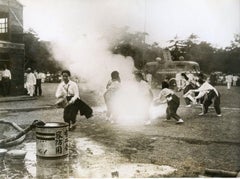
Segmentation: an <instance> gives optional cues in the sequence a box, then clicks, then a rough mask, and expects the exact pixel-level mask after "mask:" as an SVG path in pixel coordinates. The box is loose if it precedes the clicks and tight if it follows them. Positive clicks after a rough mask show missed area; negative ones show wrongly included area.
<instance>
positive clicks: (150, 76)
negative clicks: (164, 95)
mask: <svg viewBox="0 0 240 179" xmlns="http://www.w3.org/2000/svg"><path fill="white" fill-rule="evenodd" d="M146 80H147V82H148V84H149V86H152V74H151V73H149V72H148V71H147V74H146Z"/></svg>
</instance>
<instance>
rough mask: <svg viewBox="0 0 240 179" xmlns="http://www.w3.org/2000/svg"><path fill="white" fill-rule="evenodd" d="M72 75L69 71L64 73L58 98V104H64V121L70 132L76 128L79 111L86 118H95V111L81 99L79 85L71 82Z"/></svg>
mask: <svg viewBox="0 0 240 179" xmlns="http://www.w3.org/2000/svg"><path fill="white" fill-rule="evenodd" d="M70 76H71V73H70V71H68V70H63V71H62V82H61V83H60V84H59V85H58V88H57V91H56V97H57V98H58V102H57V104H58V105H59V104H60V103H62V102H64V103H65V105H64V106H63V107H64V112H63V119H64V122H67V123H68V124H69V130H72V129H74V128H75V127H76V117H77V114H78V111H80V115H84V116H85V117H86V118H90V117H92V116H93V110H92V109H91V107H89V106H88V105H87V104H86V103H85V102H84V101H82V100H81V99H80V96H79V89H78V85H77V83H75V82H73V81H71V80H70Z"/></svg>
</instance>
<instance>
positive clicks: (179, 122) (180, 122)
mask: <svg viewBox="0 0 240 179" xmlns="http://www.w3.org/2000/svg"><path fill="white" fill-rule="evenodd" d="M182 123H184V121H183V120H182V119H179V120H178V121H177V122H176V124H182Z"/></svg>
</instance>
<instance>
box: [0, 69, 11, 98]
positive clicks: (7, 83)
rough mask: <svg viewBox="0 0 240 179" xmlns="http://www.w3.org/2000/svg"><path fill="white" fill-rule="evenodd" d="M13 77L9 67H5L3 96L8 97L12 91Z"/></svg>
mask: <svg viewBox="0 0 240 179" xmlns="http://www.w3.org/2000/svg"><path fill="white" fill-rule="evenodd" d="M11 80H12V75H11V72H10V70H9V69H8V68H7V65H4V71H3V72H2V86H3V96H8V95H9V94H10V89H11Z"/></svg>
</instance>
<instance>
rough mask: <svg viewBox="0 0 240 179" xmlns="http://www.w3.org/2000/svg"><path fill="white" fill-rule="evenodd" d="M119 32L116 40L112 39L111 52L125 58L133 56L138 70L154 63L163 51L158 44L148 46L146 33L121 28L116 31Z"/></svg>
mask: <svg viewBox="0 0 240 179" xmlns="http://www.w3.org/2000/svg"><path fill="white" fill-rule="evenodd" d="M114 31H116V32H117V35H115V37H118V38H116V39H114V40H113V39H111V40H112V43H111V48H110V50H111V51H112V53H114V54H121V55H123V56H125V57H126V56H131V57H132V58H133V60H134V65H135V67H136V68H137V69H139V70H141V69H143V68H144V66H145V64H146V63H147V62H151V61H154V60H155V59H156V57H158V56H160V55H161V53H162V49H161V48H160V47H159V46H158V43H157V42H154V43H153V44H147V43H146V42H145V38H146V36H147V35H148V34H147V33H145V32H134V33H131V32H129V31H128V28H126V27H124V28H120V29H117V30H114Z"/></svg>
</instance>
